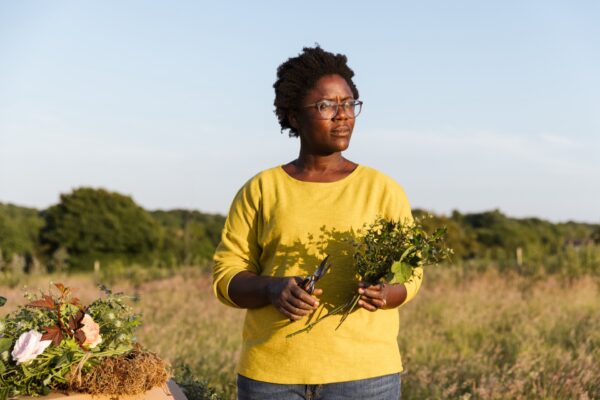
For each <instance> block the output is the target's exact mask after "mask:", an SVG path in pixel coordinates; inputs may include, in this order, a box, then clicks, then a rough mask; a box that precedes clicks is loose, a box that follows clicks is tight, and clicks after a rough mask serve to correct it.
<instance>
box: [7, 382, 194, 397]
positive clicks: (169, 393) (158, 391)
mask: <svg viewBox="0 0 600 400" xmlns="http://www.w3.org/2000/svg"><path fill="white" fill-rule="evenodd" d="M115 397H116V396H100V395H95V396H92V395H90V394H83V393H71V394H69V395H65V394H62V393H51V394H49V395H48V396H43V397H28V396H21V397H17V398H16V399H17V400H33V399H36V400H55V399H63V400H111V399H114V398H115ZM119 400H187V397H185V395H184V394H183V392H182V391H181V389H180V388H179V386H177V384H175V382H173V381H169V382H167V385H166V386H165V387H156V388H154V389H152V390H149V391H147V392H146V393H143V394H139V395H136V396H119Z"/></svg>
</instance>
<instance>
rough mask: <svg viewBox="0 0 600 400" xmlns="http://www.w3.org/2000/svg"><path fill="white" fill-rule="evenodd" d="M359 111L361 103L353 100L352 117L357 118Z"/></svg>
mask: <svg viewBox="0 0 600 400" xmlns="http://www.w3.org/2000/svg"><path fill="white" fill-rule="evenodd" d="M361 110H362V101H360V100H353V101H352V116H353V117H354V118H356V117H358V114H360V111H361Z"/></svg>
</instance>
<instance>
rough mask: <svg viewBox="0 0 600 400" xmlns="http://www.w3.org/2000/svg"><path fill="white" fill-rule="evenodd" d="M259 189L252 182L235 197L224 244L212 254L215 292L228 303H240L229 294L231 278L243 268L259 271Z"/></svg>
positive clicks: (222, 242) (226, 225)
mask: <svg viewBox="0 0 600 400" xmlns="http://www.w3.org/2000/svg"><path fill="white" fill-rule="evenodd" d="M260 197H261V194H260V189H259V186H258V185H256V184H253V182H252V181H249V182H248V183H246V185H244V186H243V187H242V188H241V189H240V190H239V192H238V193H237V195H236V196H235V198H234V200H233V203H232V204H231V208H230V210H229V214H228V216H227V220H226V221H225V226H224V228H223V232H222V234H221V243H220V244H219V246H218V247H217V250H216V252H215V255H214V257H213V261H214V263H215V264H214V269H213V284H212V287H213V291H214V293H215V295H216V296H217V298H218V299H219V300H220V301H221V302H222V303H224V304H225V305H228V306H231V307H237V308H239V306H238V305H237V304H235V303H234V302H233V301H232V300H231V297H229V283H230V282H231V279H232V278H233V277H234V276H235V275H237V274H238V273H240V272H242V271H250V272H253V273H255V274H259V273H260V265H259V262H258V260H259V258H260V252H261V249H260V246H259V245H258V243H257V230H258V228H259V224H260V221H259V215H260V201H261V199H260Z"/></svg>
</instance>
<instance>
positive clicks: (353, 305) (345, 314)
mask: <svg viewBox="0 0 600 400" xmlns="http://www.w3.org/2000/svg"><path fill="white" fill-rule="evenodd" d="M359 300H360V294H357V295H355V296H354V297H353V298H352V300H350V302H351V303H350V307H348V310H347V311H346V312H345V313H344V315H342V319H341V320H340V323H339V324H338V326H336V327H335V330H336V331H337V330H338V328H339V327H340V326H341V325H342V322H344V321H345V320H346V318H348V315H350V313H351V312H352V311H354V309H355V308H356V305H357V304H358V301H359ZM346 304H348V303H346Z"/></svg>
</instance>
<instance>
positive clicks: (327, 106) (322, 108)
mask: <svg viewBox="0 0 600 400" xmlns="http://www.w3.org/2000/svg"><path fill="white" fill-rule="evenodd" d="M337 108H338V107H337V103H333V102H331V101H322V102H320V103H318V104H317V109H318V110H319V113H320V114H321V117H323V118H325V119H331V118H333V117H335V114H337Z"/></svg>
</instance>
